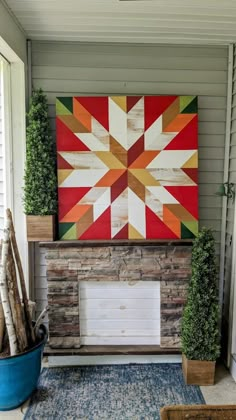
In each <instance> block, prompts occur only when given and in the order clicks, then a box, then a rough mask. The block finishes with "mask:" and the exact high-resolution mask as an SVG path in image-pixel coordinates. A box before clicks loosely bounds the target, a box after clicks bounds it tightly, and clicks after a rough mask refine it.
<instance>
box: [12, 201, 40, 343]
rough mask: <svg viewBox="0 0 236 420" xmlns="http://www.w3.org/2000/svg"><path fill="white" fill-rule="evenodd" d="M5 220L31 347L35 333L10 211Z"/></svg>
mask: <svg viewBox="0 0 236 420" xmlns="http://www.w3.org/2000/svg"><path fill="white" fill-rule="evenodd" d="M7 218H8V219H9V221H10V224H9V227H10V239H11V243H12V248H13V253H14V257H15V260H16V265H17V269H18V273H19V279H20V286H21V292H22V300H23V303H24V312H25V322H26V326H27V329H26V330H27V331H28V332H29V345H32V344H34V343H35V333H34V329H33V325H32V318H31V314H30V309H29V303H28V296H27V292H26V287H25V279H24V272H23V268H22V264H21V259H20V254H19V250H18V246H17V242H16V235H15V229H14V225H13V220H12V214H11V210H10V209H7Z"/></svg>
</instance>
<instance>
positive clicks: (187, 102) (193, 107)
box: [179, 96, 197, 114]
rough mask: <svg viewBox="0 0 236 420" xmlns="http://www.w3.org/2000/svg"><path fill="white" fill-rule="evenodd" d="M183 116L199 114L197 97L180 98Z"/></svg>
mask: <svg viewBox="0 0 236 420" xmlns="http://www.w3.org/2000/svg"><path fill="white" fill-rule="evenodd" d="M179 108H180V109H179V111H180V113H181V114H197V96H180V106H179Z"/></svg>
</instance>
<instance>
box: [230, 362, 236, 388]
mask: <svg viewBox="0 0 236 420" xmlns="http://www.w3.org/2000/svg"><path fill="white" fill-rule="evenodd" d="M230 373H231V375H232V377H233V379H234V380H235V382H236V361H235V360H234V358H233V356H231V360H230Z"/></svg>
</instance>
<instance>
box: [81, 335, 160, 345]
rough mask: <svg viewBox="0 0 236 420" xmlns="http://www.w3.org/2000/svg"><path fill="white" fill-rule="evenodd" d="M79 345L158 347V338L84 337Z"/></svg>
mask: <svg viewBox="0 0 236 420" xmlns="http://www.w3.org/2000/svg"><path fill="white" fill-rule="evenodd" d="M80 343H81V345H89V346H103V345H111V346H112V345H113V346H125V345H134V346H140V345H160V336H143V337H84V336H82V337H81V339H80Z"/></svg>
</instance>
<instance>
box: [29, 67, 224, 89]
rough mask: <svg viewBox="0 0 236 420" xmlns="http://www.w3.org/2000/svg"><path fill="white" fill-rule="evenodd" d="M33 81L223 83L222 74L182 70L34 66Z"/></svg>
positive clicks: (221, 72) (218, 72) (219, 72)
mask: <svg viewBox="0 0 236 420" xmlns="http://www.w3.org/2000/svg"><path fill="white" fill-rule="evenodd" d="M111 64H112V63H111ZM33 78H34V79H35V80H37V79H39V80H40V79H42V80H52V81H53V80H55V82H56V83H59V81H63V83H64V82H66V81H67V80H75V81H81V80H83V81H90V80H96V81H104V80H106V81H114V82H116V81H117V80H125V81H127V82H140V81H142V83H143V82H155V83H156V82H166V81H168V82H175V83H176V82H177V83H191V82H194V83H210V84H211V83H226V82H227V72H226V71H214V72H213V71H212V70H209V71H204V70H192V71H189V70H184V69H181V70H180V71H177V70H176V69H172V70H168V69H163V70H160V69H137V68H135V67H133V68H131V69H127V67H126V68H119V69H118V68H114V67H113V66H112V67H110V68H104V67H103V66H102V67H96V68H94V66H93V67H79V68H77V67H64V68H62V67H59V66H51V67H45V66H37V67H33Z"/></svg>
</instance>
